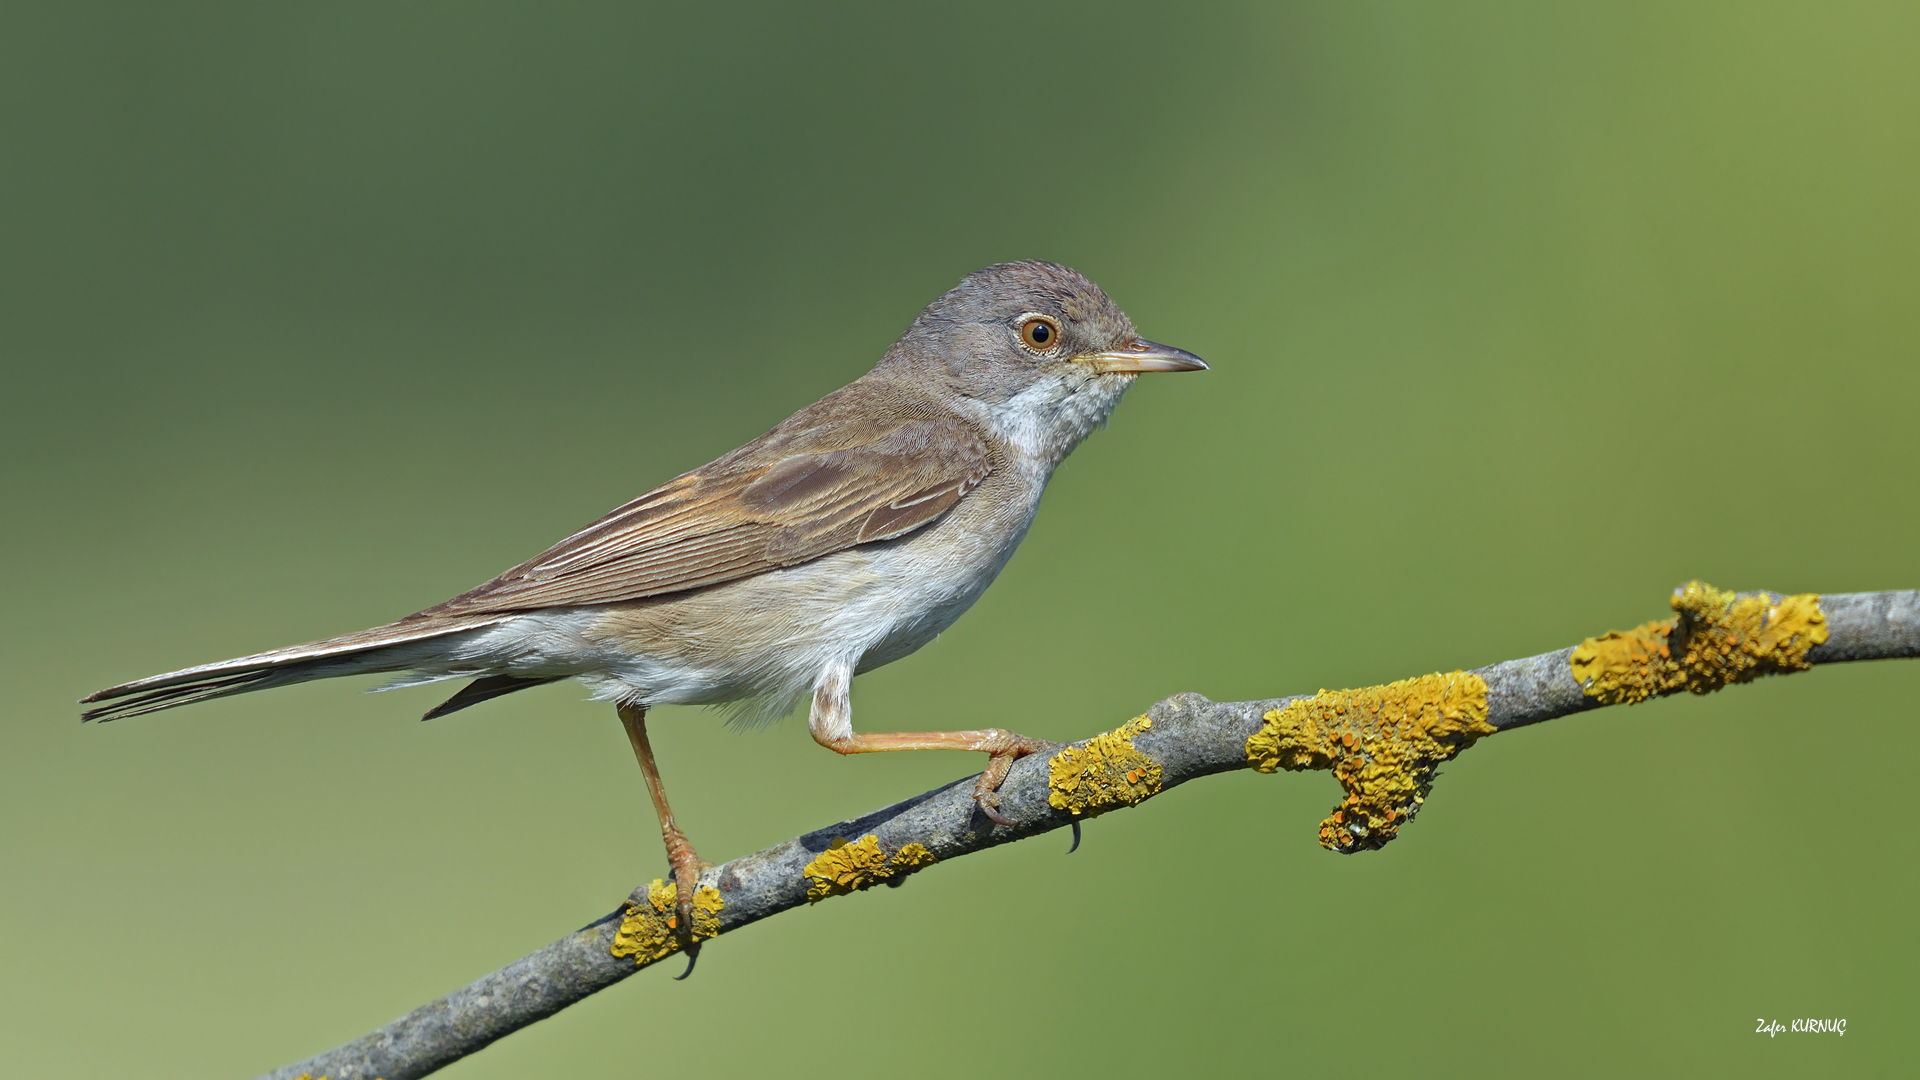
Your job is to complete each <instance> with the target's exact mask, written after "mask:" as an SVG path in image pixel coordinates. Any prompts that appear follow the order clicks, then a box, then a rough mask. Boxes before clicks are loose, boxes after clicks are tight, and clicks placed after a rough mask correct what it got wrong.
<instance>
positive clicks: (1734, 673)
mask: <svg viewBox="0 0 1920 1080" xmlns="http://www.w3.org/2000/svg"><path fill="white" fill-rule="evenodd" d="M1671 603H1672V604H1673V609H1674V611H1676V612H1678V613H1679V614H1677V615H1675V616H1674V617H1673V618H1671V619H1666V620H1663V621H1660V622H1650V623H1644V624H1642V625H1640V626H1638V627H1636V628H1634V629H1632V630H1629V631H1626V632H1624V633H1623V632H1621V631H1618V630H1615V631H1612V632H1610V633H1608V634H1605V635H1603V636H1601V637H1597V638H1588V639H1587V640H1585V641H1583V642H1581V643H1580V644H1579V645H1578V646H1577V647H1575V649H1574V650H1573V656H1572V659H1571V661H1570V663H1571V665H1572V668H1573V677H1574V679H1575V681H1577V682H1579V683H1580V685H1581V687H1582V688H1583V689H1584V690H1585V691H1586V694H1587V696H1588V697H1590V698H1594V699H1596V700H1598V701H1600V702H1601V703H1603V704H1607V705H1623V704H1633V703H1635V702H1640V701H1645V700H1647V699H1648V698H1650V697H1654V696H1656V695H1660V694H1672V693H1678V692H1679V691H1681V690H1685V691H1688V692H1689V693H1694V694H1708V693H1712V692H1713V691H1715V690H1718V689H1720V688H1721V687H1723V686H1730V685H1732V684H1734V683H1743V682H1751V681H1753V680H1754V679H1755V678H1758V677H1759V676H1761V675H1770V674H1775V673H1784V672H1789V671H1805V670H1806V669H1807V668H1809V667H1812V666H1813V665H1811V664H1809V663H1808V662H1807V651H1808V650H1810V649H1812V648H1813V647H1814V646H1815V645H1818V644H1820V643H1821V642H1823V641H1825V640H1827V617H1826V615H1825V614H1824V613H1823V612H1821V610H1820V597H1819V595H1818V594H1815V593H1801V594H1799V595H1797V596H1787V597H1782V598H1781V599H1780V600H1779V601H1778V602H1775V601H1774V599H1773V598H1772V597H1771V596H1770V595H1768V594H1767V593H1755V594H1753V595H1752V596H1747V597H1739V596H1736V595H1735V594H1734V593H1731V592H1728V591H1726V590H1724V589H1716V588H1714V587H1713V586H1711V585H1708V584H1706V583H1704V582H1699V581H1690V582H1688V583H1687V587H1686V588H1684V589H1681V590H1679V591H1677V592H1675V593H1674V594H1673V597H1672V599H1671Z"/></svg>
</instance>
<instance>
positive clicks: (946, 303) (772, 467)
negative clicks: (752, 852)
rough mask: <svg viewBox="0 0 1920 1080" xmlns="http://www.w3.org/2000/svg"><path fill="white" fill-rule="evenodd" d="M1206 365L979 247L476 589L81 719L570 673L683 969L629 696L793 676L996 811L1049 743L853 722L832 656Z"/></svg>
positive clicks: (726, 690) (738, 699) (660, 805)
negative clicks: (1131, 397) (307, 690)
mask: <svg viewBox="0 0 1920 1080" xmlns="http://www.w3.org/2000/svg"><path fill="white" fill-rule="evenodd" d="M1206 366H1207V365H1206V364H1204V363H1202V362H1201V360H1200V358H1199V357H1197V356H1194V355H1193V354H1192V353H1188V352H1184V351H1182V350H1180V349H1175V348H1171V347H1168V346H1165V345H1158V344H1155V343H1153V342H1151V341H1146V340H1143V339H1142V338H1141V337H1140V336H1139V335H1138V334H1136V333H1135V332H1134V329H1133V323H1131V322H1129V321H1128V319H1127V316H1126V315H1125V314H1124V313H1123V312H1122V311H1121V310H1120V308H1119V307H1118V306H1116V305H1115V304H1114V302H1113V301H1112V300H1110V299H1108V297H1107V294H1106V293H1104V292H1102V291H1101V290H1100V288H1099V286H1097V285H1095V284H1093V282H1091V281H1088V280H1087V279H1086V278H1084V277H1082V276H1081V275H1080V274H1078V273H1076V272H1075V271H1073V270H1070V269H1067V268H1066V267H1063V266H1055V265H1053V264H1052V263H1045V262H1017V263H1005V264H1002V265H999V266H990V267H988V268H986V269H985V270H980V271H978V272H976V273H973V274H969V275H968V276H967V277H966V278H965V279H963V280H962V281H961V282H960V284H959V285H958V286H956V287H955V288H954V289H953V290H952V291H950V292H948V293H947V294H946V295H945V296H942V297H940V298H939V299H938V300H935V301H934V302H933V303H932V304H930V305H928V307H927V309H926V310H925V311H923V312H921V313H920V317H919V318H917V319H915V320H914V321H913V325H912V326H910V327H908V328H907V332H906V333H905V334H903V335H901V337H900V340H899V341H896V342H894V344H893V347H892V348H890V349H888V350H887V352H886V355H885V356H883V357H881V358H880V362H879V363H878V364H876V365H875V366H874V368H873V370H872V371H869V372H867V373H866V374H865V375H863V376H861V377H860V378H859V379H857V380H855V381H854V382H853V383H851V384H849V385H848V386H845V387H843V388H841V389H839V390H836V391H834V392H833V393H831V394H828V395H827V396H826V397H824V398H821V399H820V400H819V401H817V402H815V403H813V404H812V405H809V406H807V407H806V408H804V409H802V410H800V411H799V412H797V413H795V414H793V415H792V416H790V417H788V418H787V419H786V420H785V421H784V422H783V423H781V424H780V426H779V427H776V428H774V429H773V430H772V431H769V432H767V433H766V434H765V435H762V436H760V437H759V438H757V439H755V440H753V441H752V442H750V443H748V444H747V445H745V446H743V447H741V448H740V449H738V450H735V451H734V452H732V453H730V454H728V455H726V456H725V457H722V458H720V459H719V460H717V461H714V462H712V463H710V464H708V465H704V466H702V467H700V468H698V469H695V470H694V471H692V472H690V473H686V474H684V475H682V476H679V477H676V478H674V479H672V480H669V481H667V482H666V483H665V484H662V485H661V486H659V487H657V488H654V489H653V490H652V491H649V492H647V493H646V494H645V495H642V496H640V497H639V498H637V499H635V500H633V501H632V502H630V503H628V504H626V505H625V506H622V507H620V508H619V509H618V510H615V511H614V512H613V513H611V514H608V515H607V516H606V517H603V518H601V519H600V520H599V521H596V522H594V523H593V524H591V525H589V526H587V527H586V528H585V529H582V530H581V531H579V532H577V533H575V534H573V535H572V536H569V537H567V538H566V539H565V540H562V541H561V542H560V543H558V544H556V545H554V546H553V547H551V548H549V549H547V550H546V551H544V552H541V553H540V554H539V555H536V556H534V557H533V558H532V559H530V560H528V561H527V562H524V563H521V564H520V565H519V566H516V567H514V568H513V569H511V570H509V571H507V572H506V573H504V574H501V575H500V576H499V577H497V578H494V579H493V580H492V581H489V582H487V583H486V584H484V585H481V586H479V587H478V588H475V589H472V590H469V591H467V592H464V593H462V594H460V595H459V596H456V597H454V598H453V599H451V600H448V601H447V602H446V603H444V604H439V605H437V606H435V607H430V608H428V609H426V610H425V611H421V612H417V613H415V614H413V615H409V616H407V617H406V618H404V619H401V620H400V621H398V622H395V623H390V624H388V625H386V626H379V627H375V628H373V629H371V630H362V631H359V632H358V633H352V634H344V635H341V636H340V637H334V638H328V639H326V640H325V641H316V642H313V643H312V644H308V645H296V646H293V647H291V648H286V649H277V650H275V651H273V652H266V653H259V654H257V655H254V656H243V657H240V658H239V659H235V660H225V661H221V662H220V663H217V664H203V665H201V666H200V667H193V668H187V669H185V670H183V671H175V672H170V673H168V674H165V675H155V676H152V677H151V678H146V679H140V680H137V681H135V682H130V683H123V684H121V685H119V686H114V687H109V688H108V689H105V690H102V691H100V692H98V693H96V694H91V695H89V696H87V697H86V698H85V699H83V701H82V704H92V705H94V707H93V708H91V709H89V710H87V712H86V713H85V714H84V715H83V719H86V720H115V719H119V718H121V717H127V716H138V715H140V714H142V713H149V712H154V711H157V710H159V709H167V708H172V707H173V706H175V705H185V704H187V703H189V702H194V701H204V700H207V699H209V698H216V697H225V696H226V695H228V694H239V693H245V692H247V691H250V690H264V689H266V688H268V687H273V686H285V685H287V684H289V683H297V682H306V681H308V680H310V679H324V678H330V677H332V676H335V675H358V674H362V673H366V672H405V673H407V674H405V675H403V676H401V677H400V678H397V679H396V680H394V681H393V682H392V683H390V684H389V685H388V687H383V688H382V689H387V688H391V687H395V686H413V685H418V684H420V683H428V682H438V681H440V680H443V679H472V680H473V681H472V682H470V683H468V684H467V685H466V687H464V688H463V689H461V690H460V692H459V693H457V694H455V695H453V696H452V697H451V698H449V699H447V700H446V701H445V702H443V703H442V704H441V705H439V706H438V707H437V708H435V709H433V710H432V711H431V712H429V713H427V718H429V719H431V718H433V717H436V716H445V715H446V714H448V713H450V712H454V711H456V710H459V709H464V708H466V707H467V706H469V705H473V704H477V703H479V702H482V701H485V700H487V699H488V698H493V697H499V696H500V695H502V694H508V693H512V692H513V691H515V690H524V689H526V688H527V687H530V686H539V685H541V684H543V683H550V682H555V681H558V680H560V679H577V680H579V681H580V682H582V683H585V684H586V685H587V686H589V687H591V688H592V689H593V691H594V696H595V697H597V698H601V699H606V700H611V701H613V702H614V706H615V708H616V709H617V710H618V712H619V715H620V719H621V722H622V723H623V724H624V725H625V727H626V730H627V736H628V738H629V739H630V740H631V742H632V743H633V751H634V755H635V756H636V757H637V758H638V759H639V761H640V769H641V772H642V774H643V775H644V776H645V777H646V781H647V790H648V792H649V793H650V794H651V796H652V798H653V804H654V809H655V811H656V812H657V813H658V814H659V817H660V829H661V832H662V834H663V835H664V837H665V839H666V846H667V858H668V860H669V862H670V863H671V864H672V867H673V873H674V879H675V880H676V881H677V882H679V883H680V885H681V888H680V889H679V904H680V912H679V920H678V926H679V928H680V933H681V934H682V940H683V943H684V944H685V945H686V947H687V953H688V957H689V963H688V967H687V970H688V971H689V972H691V971H692V970H693V966H692V963H691V960H692V958H693V957H694V956H696V955H697V948H696V943H695V942H693V941H692V939H691V937H690V933H691V929H692V926H693V919H692V909H691V904H692V901H693V894H694V888H693V884H694V883H695V882H696V881H697V880H698V878H699V876H700V872H701V871H702V870H703V869H704V868H705V867H706V864H704V863H702V862H701V861H700V859H699V857H698V856H697V855H696V854H695V853H694V850H693V847H692V845H691V844H689V843H688V842H687V839H686V836H685V834H683V833H682V832H681V831H680V829H679V827H678V826H676V825H675V824H674V821H673V813H672V811H671V810H670V809H669V808H668V806H667V796H666V791H665V789H664V788H663V787H662V786H661V782H660V773H659V770H658V769H657V768H656V767H655V765H654V760H653V751H652V748H651V747H650V746H649V745H648V743H647V730H646V714H647V708H648V707H649V706H652V705H656V704H661V703H673V704H715V703H722V702H731V703H734V705H735V708H736V709H737V710H738V711H740V712H742V713H745V714H750V715H755V716H760V717H773V716H779V715H782V714H784V713H786V712H787V711H788V710H789V709H791V708H792V707H793V705H794V704H795V703H796V702H797V701H798V700H799V699H800V698H801V697H802V696H803V695H805V694H807V693H808V692H811V693H812V695H813V709H812V713H811V715H810V717H809V719H808V726H809V728H810V730H811V731H812V733H813V737H814V739H815V740H817V741H818V742H819V743H820V744H821V745H823V746H826V747H828V748H829V749H832V750H835V751H838V752H839V753H842V754H861V753H869V752H872V751H877V750H976V751H983V752H985V753H986V754H988V755H989V757H988V762H987V769H986V772H985V773H983V774H982V775H981V777H980V781H979V783H978V784H977V785H976V787H975V789H974V798H975V799H977V800H978V801H979V804H980V809H981V810H982V811H983V812H984V813H985V814H986V815H987V816H988V817H990V818H992V819H994V820H995V821H999V822H1001V823H1003V824H1005V823H1006V819H1005V818H1004V817H1003V816H1002V815H1001V814H1000V812H999V811H998V810H997V809H996V807H997V806H998V804H999V797H998V795H996V794H995V792H996V791H997V789H998V788H999V786H1000V782H1001V780H1003V779H1004V778H1005V777H1006V775H1007V770H1008V768H1010V767H1011V766H1012V764H1013V762H1014V760H1015V759H1017V758H1020V757H1023V756H1025V755H1027V754H1030V753H1033V752H1034V751H1036V750H1041V749H1044V748H1046V747H1047V746H1048V744H1046V743H1043V742H1041V741H1040V740H1038V739H1032V738H1028V737H1026V736H1023V735H1016V734H1014V733H1013V732H1011V731H1004V730H1002V729H999V728H987V729H983V730H978V731H926V732H896V733H893V734H885V735H862V734H860V733H858V732H856V731H854V730H853V719H852V713H851V710H850V706H849V703H848V698H849V693H850V691H851V689H852V683H853V677H854V676H855V675H857V674H859V673H861V672H864V671H871V670H872V669H874V668H877V667H879V666H880V665H882V664H886V663H890V662H892V661H894V660H898V659H900V658H901V657H903V656H905V655H907V654H908V653H910V652H913V651H914V650H915V649H918V648H919V647H920V646H922V645H925V644H926V643H927V642H929V641H931V640H933V638H934V636H935V635H937V634H939V633H940V631H942V630H944V629H946V628H947V627H948V626H949V625H951V624H952V623H953V621H954V620H955V619H957V618H959V617H960V614H961V613H962V612H964V611H966V610H967V608H968V607H970V606H972V604H973V602H974V601H975V600H977V599H979V597H980V594H981V593H982V592H984V591H985V590H986V588H987V586H988V585H990V584H992V582H993V579H994V577H995V575H997V574H998V573H999V572H1000V568H1001V567H1002V566H1005V565H1006V562H1007V559H1008V558H1009V557H1011V556H1012V555H1013V549H1014V548H1015V547H1017V546H1019V544H1020V540H1021V538H1022V537H1024V536H1026V534H1027V526H1028V525H1029V524H1030V523H1031V522H1032V521H1033V514H1034V511H1035V509H1037V508H1038V506H1039V504H1040V494H1041V492H1042V490H1043V489H1045V487H1046V485H1047V480H1048V479H1049V478H1050V477H1051V476H1052V475H1053V470H1054V469H1055V468H1056V467H1057V466H1058V465H1059V464H1060V462H1061V461H1062V460H1063V459H1064V458H1066V456H1067V455H1068V454H1069V453H1071V452H1072V450H1073V448H1074V447H1076V446H1078V445H1080V442H1081V441H1082V440H1083V439H1085V438H1086V437H1087V435H1088V434H1090V433H1091V432H1092V431H1093V429H1094V428H1095V427H1096V426H1098V425H1099V424H1101V423H1103V422H1104V421H1105V420H1106V418H1107V416H1108V414H1110V413H1111V412H1112V411H1113V408H1114V406H1115V405H1117V404H1119V402H1120V395H1121V394H1123V393H1125V392H1126V390H1127V388H1128V387H1129V386H1131V385H1132V384H1133V381H1134V378H1135V377H1136V376H1137V375H1139V374H1140V373H1142V372H1148V371H1199V370H1203V369H1205V368H1206ZM96 703H97V704H96ZM681 977H682V978H684V977H685V976H684V975H682V976H681Z"/></svg>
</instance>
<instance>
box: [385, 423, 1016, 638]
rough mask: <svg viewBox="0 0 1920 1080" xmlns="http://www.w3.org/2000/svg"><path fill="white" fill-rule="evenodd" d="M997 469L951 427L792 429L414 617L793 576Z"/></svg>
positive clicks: (947, 500)
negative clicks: (783, 571) (785, 570)
mask: <svg viewBox="0 0 1920 1080" xmlns="http://www.w3.org/2000/svg"><path fill="white" fill-rule="evenodd" d="M795 419H796V420H798V419H800V418H799V417H796V418H795ZM790 423H791V422H790ZM991 470H992V458H991V454H990V451H989V450H988V448H987V446H986V444H985V443H984V442H983V441H982V440H980V439H979V438H978V437H977V436H975V435H974V434H973V433H972V432H971V431H969V430H968V429H967V428H965V427H964V426H963V425H961V424H958V423H956V422H954V421H953V420H952V419H947V418H942V419H940V420H934V419H902V418H899V417H898V415H897V414H895V418H894V419H893V420H891V421H885V422H876V423H870V424H862V423H848V422H846V421H844V420H842V421H840V422H837V423H834V424H831V425H822V426H818V427H806V426H803V425H802V426H795V427H789V426H788V425H783V426H782V427H781V428H778V429H775V431H773V432H770V433H769V434H768V436H767V437H765V438H763V439H760V440H756V441H755V442H754V443H750V444H748V445H747V446H745V447H742V448H741V449H740V450H739V451H736V452H735V453H733V454H729V455H727V456H726V457H724V458H721V459H720V460H719V461H716V462H714V463H713V464H711V465H708V466H706V467H704V468H701V469H698V470H695V471H694V472H691V473H688V474H686V475H684V476H681V477H677V478H676V479H673V480H670V481H668V482H667V483H665V484H662V485H661V486H659V487H657V488H655V489H653V490H652V491H649V492H647V493H646V494H645V495H642V496H640V497H639V498H637V499H635V500H633V501H632V502H630V503H627V504H626V505H625V506H622V507H620V508H619V509H618V510H615V511H614V512H613V513H611V514H608V515H607V516H606V517H604V518H601V519H600V520H599V521H596V522H594V523H593V524H592V525H589V526H587V527H586V528H585V529H582V530H581V531H579V532H577V533H575V534H574V535H572V536H570V537H568V538H567V539H565V540H562V541H561V542H560V543H558V544H556V545H554V546H553V547H551V548H549V549H548V550H546V551H544V552H542V553H540V554H539V555H537V556H535V557H534V558H532V559H530V560H528V561H527V562H525V563H522V564H521V565H519V566H516V567H514V568H513V569H511V570H509V571H507V572H506V573H504V574H501V575H500V576H499V577H497V578H494V579H493V580H492V581H489V582H487V583H486V584H484V585H481V586H479V587H478V588H475V589H472V590H470V591H468V592H466V593H463V594H461V595H460V596H457V597H454V598H453V599H452V600H449V601H447V602H446V603H444V604H441V605H439V606H437V607H433V608H429V609H427V610H426V611H423V612H421V613H420V614H419V615H416V616H413V618H428V617H444V616H446V615H451V614H462V613H477V612H509V611H526V610H530V609H533V608H543V607H560V606H572V605H583V604H608V603H614V602H617V601H622V600H638V599H642V598H645V597H649V596H659V595H663V594H666V593H672V592H680V591H683V590H686V589H695V588H700V587H701V586H705V585H716V584H719V583H721V582H726V581H732V580H735V579H737V578H742V577H746V576H748V575H751V574H757V573H762V572H764V571H767V570H774V569H778V568H780V567H783V566H792V565H795V564H797V563H802V562H807V561H809V560H811V559H817V558H819V557H821V556H823V555H828V554H832V553H833V552H835V551H840V550H842V549H845V548H849V547H852V546H854V545H856V544H865V543H870V542H873V541H876V540H888V539H892V538H894V537H898V536H903V535H905V534H907V533H909V532H912V531H913V530H915V529H918V528H920V527H922V526H924V525H927V524H928V523H930V522H932V521H934V520H935V519H937V518H939V517H940V516H941V515H942V514H944V513H946V512H947V511H948V510H949V509H951V508H952V507H953V505H954V504H955V503H957V502H959V501H960V499H961V498H962V497H963V496H965V495H966V493H967V492H968V491H970V490H972V489H973V487H974V486H975V485H977V484H979V483H980V481H981V480H983V479H985V478H986V476H987V474H988V473H989V472H990V471H991Z"/></svg>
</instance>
